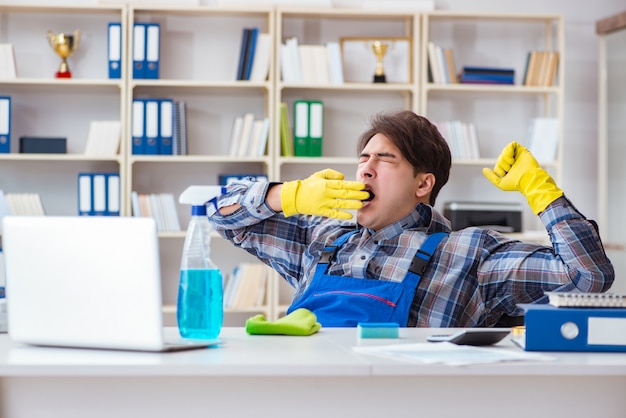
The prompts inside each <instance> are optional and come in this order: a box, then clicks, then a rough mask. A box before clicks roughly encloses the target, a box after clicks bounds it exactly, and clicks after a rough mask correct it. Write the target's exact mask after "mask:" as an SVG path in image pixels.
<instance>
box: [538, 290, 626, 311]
mask: <svg viewBox="0 0 626 418" xmlns="http://www.w3.org/2000/svg"><path fill="white" fill-rule="evenodd" d="M545 295H547V296H548V300H549V303H550V305H552V306H557V307H569V308H626V294H620V293H567V292H545Z"/></svg>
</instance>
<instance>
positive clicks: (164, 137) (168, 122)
mask: <svg viewBox="0 0 626 418" xmlns="http://www.w3.org/2000/svg"><path fill="white" fill-rule="evenodd" d="M173 125H174V101H173V100H171V99H162V100H160V101H159V154H162V155H172V154H173V153H174V149H173V139H174V138H173Z"/></svg>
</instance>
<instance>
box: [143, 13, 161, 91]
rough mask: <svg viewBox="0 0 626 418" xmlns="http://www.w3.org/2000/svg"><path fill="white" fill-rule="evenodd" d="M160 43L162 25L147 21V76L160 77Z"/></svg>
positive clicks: (151, 77)
mask: <svg viewBox="0 0 626 418" xmlns="http://www.w3.org/2000/svg"><path fill="white" fill-rule="evenodd" d="M160 44H161V26H160V25H159V24H158V23H147V24H146V65H145V75H144V76H145V78H149V79H158V78H159V60H160V48H161V46H160Z"/></svg>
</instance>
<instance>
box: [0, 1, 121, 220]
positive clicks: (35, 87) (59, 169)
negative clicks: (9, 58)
mask: <svg viewBox="0 0 626 418" xmlns="http://www.w3.org/2000/svg"><path fill="white" fill-rule="evenodd" d="M111 21H117V22H123V25H125V24H126V8H125V7H123V6H114V5H109V6H88V5H85V6H63V5H58V6H29V5H19V4H14V5H10V4H3V5H0V26H2V31H0V43H8V44H12V45H13V49H14V52H15V61H16V68H17V77H18V78H16V79H1V80H0V92H1V93H0V95H2V96H10V97H11V102H12V103H11V110H12V117H11V145H10V150H11V153H8V154H0V179H1V180H0V189H2V190H3V191H4V192H5V193H37V194H39V195H40V197H41V199H42V201H43V204H44V208H45V211H46V213H47V214H48V215H75V214H76V213H77V206H78V203H77V179H78V177H77V176H78V173H81V172H119V173H120V174H122V175H123V173H124V171H125V160H124V155H123V153H118V154H117V155H114V156H111V157H98V156H86V155H84V150H85V145H86V140H87V135H88V131H89V124H90V122H91V121H92V120H103V119H107V120H120V121H121V122H122V123H125V116H126V112H125V101H124V97H125V94H126V90H125V89H126V84H125V82H124V78H121V79H117V80H110V79H108V74H107V66H106V52H105V53H103V52H102V51H106V43H107V37H106V31H107V24H108V22H111ZM75 29H80V31H81V38H82V40H81V42H80V44H79V46H78V49H77V51H76V52H75V54H74V55H72V56H70V58H69V60H68V61H69V66H70V70H71V71H72V73H73V78H70V79H57V78H55V72H56V71H57V70H58V68H59V64H60V62H61V58H60V57H59V56H58V55H56V54H55V53H54V52H53V50H52V48H50V46H49V45H48V41H47V39H46V34H47V32H48V30H52V31H53V32H55V33H60V32H64V33H71V32H73V31H74V30H75ZM123 33H124V31H123ZM124 41H125V39H124ZM122 45H123V48H125V42H123V44H122ZM122 52H123V53H125V49H124V50H123V51H122ZM22 136H36V137H65V138H66V143H67V153H66V154H30V153H29V154H20V153H18V150H19V138H20V137H22ZM51 185H54V186H53V187H51Z"/></svg>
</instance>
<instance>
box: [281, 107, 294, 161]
mask: <svg viewBox="0 0 626 418" xmlns="http://www.w3.org/2000/svg"><path fill="white" fill-rule="evenodd" d="M280 144H281V154H280V155H282V156H283V157H293V155H294V153H293V136H292V135H291V129H290V128H289V113H288V110H287V103H284V102H283V103H281V104H280Z"/></svg>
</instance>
